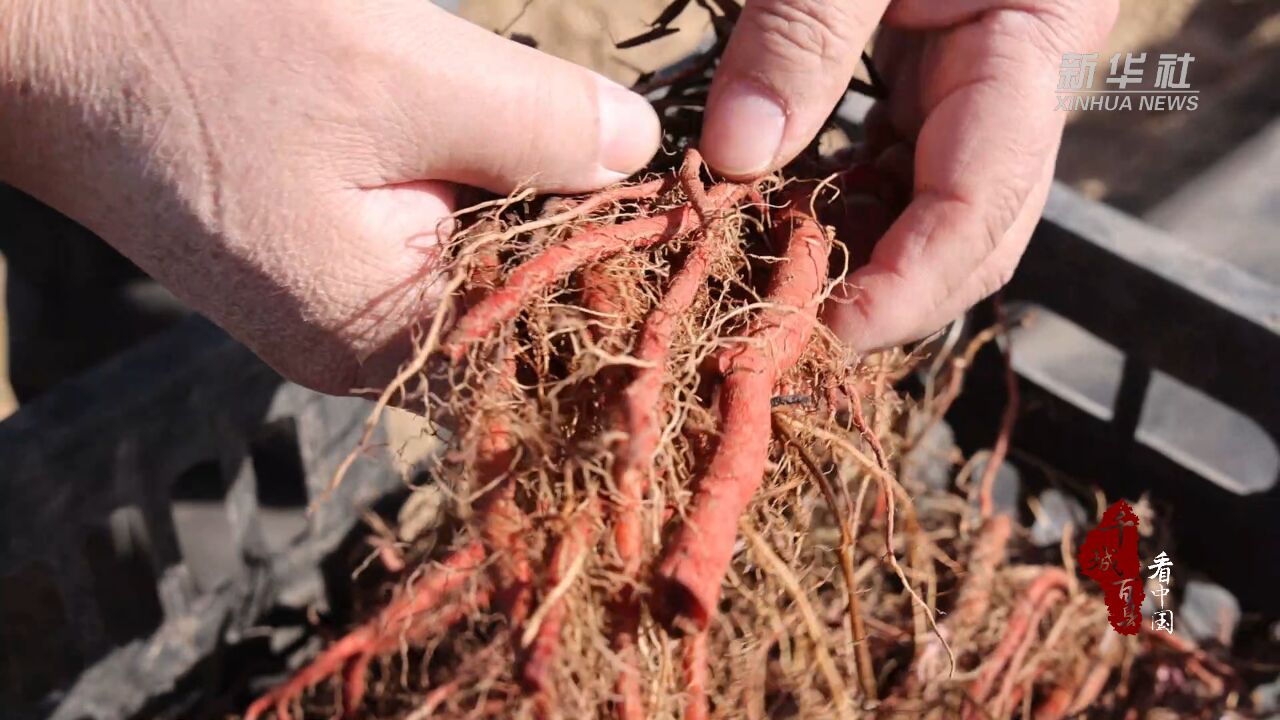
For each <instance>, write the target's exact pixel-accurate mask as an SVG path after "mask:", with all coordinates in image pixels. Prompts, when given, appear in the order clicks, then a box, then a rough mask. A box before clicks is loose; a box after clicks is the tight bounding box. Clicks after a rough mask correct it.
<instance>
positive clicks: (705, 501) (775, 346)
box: [656, 194, 831, 630]
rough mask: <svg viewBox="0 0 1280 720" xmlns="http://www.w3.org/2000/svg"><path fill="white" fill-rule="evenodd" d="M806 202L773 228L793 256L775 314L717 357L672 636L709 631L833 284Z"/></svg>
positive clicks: (773, 305) (672, 579)
mask: <svg viewBox="0 0 1280 720" xmlns="http://www.w3.org/2000/svg"><path fill="white" fill-rule="evenodd" d="M808 202H809V196H808V195H807V194H805V195H800V196H799V197H793V201H792V203H791V204H790V205H789V206H788V207H787V208H785V209H783V210H782V211H781V212H780V213H779V216H778V222H777V224H776V225H775V227H776V228H778V229H779V230H780V231H781V234H782V238H781V242H780V244H782V245H785V247H786V250H785V254H784V257H783V259H782V262H780V263H779V264H778V266H777V268H776V270H775V271H774V273H773V276H772V277H771V278H770V282H769V289H768V293H767V302H768V303H769V304H770V306H769V307H768V308H766V309H765V310H763V311H762V312H761V313H760V315H759V317H758V318H757V320H756V321H755V323H754V324H753V327H752V328H750V330H749V331H748V333H747V341H746V342H744V343H743V344H742V345H740V346H737V347H734V348H731V349H729V350H727V351H725V352H724V353H722V354H721V355H720V357H719V358H718V363H719V366H720V368H721V373H722V375H723V376H724V384H723V386H722V387H721V389H720V400H719V406H720V414H721V422H722V429H721V435H720V440H719V443H718V444H717V447H716V450H715V453H714V455H713V456H712V459H711V462H710V464H709V465H708V467H707V470H706V473H705V474H704V475H703V477H702V478H701V480H700V482H699V484H698V489H697V492H696V495H695V496H694V499H693V505H692V508H691V510H690V513H689V516H688V518H687V519H686V521H685V523H684V524H683V525H682V526H681V527H680V529H679V530H678V531H677V532H676V535H675V537H674V538H673V540H672V542H671V544H670V545H669V546H668V550H667V552H666V555H665V557H664V559H663V561H662V563H661V565H660V566H659V568H658V571H657V578H656V579H657V585H658V592H659V607H658V611H659V612H660V613H662V615H663V616H664V617H663V620H664V622H665V624H666V625H667V626H668V628H670V629H672V630H676V621H677V620H678V619H679V618H682V617H683V618H689V619H690V620H692V621H693V623H694V626H695V627H697V628H698V629H704V628H706V627H707V624H708V622H709V621H710V619H711V617H712V614H713V613H714V611H715V607H716V604H717V602H718V601H719V599H720V586H721V582H722V581H723V578H724V575H725V573H726V572H727V570H728V567H729V561H730V560H731V559H732V555H733V546H734V541H735V540H736V538H737V523H738V518H739V517H740V516H741V515H742V513H743V512H744V511H745V510H746V506H747V503H748V502H749V501H750V500H751V497H752V496H753V495H754V494H755V491H756V489H757V488H758V487H759V486H760V483H761V481H762V480H763V478H764V471H765V463H766V461H767V460H768V453H769V440H770V437H771V435H772V433H771V432H770V427H771V408H770V403H769V399H770V397H771V396H772V392H773V387H774V385H775V384H776V382H777V381H778V379H779V377H780V376H781V375H782V374H783V373H785V372H786V371H787V370H789V369H791V367H792V366H793V365H795V363H796V362H797V361H798V360H799V358H800V354H801V353H802V352H803V351H804V347H805V345H806V344H807V343H808V341H809V338H810V337H811V335H812V333H813V328H814V323H815V322H816V316H817V311H818V304H819V300H820V296H821V293H822V290H823V287H824V285H825V283H826V279H827V261H828V256H829V254H830V250H831V242H830V238H829V237H828V236H827V233H826V231H825V230H824V229H823V227H822V226H821V225H819V224H818V221H817V220H815V219H814V218H813V216H812V215H810V214H809V212H808V210H809V206H808Z"/></svg>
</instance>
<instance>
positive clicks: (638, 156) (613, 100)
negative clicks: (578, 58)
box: [596, 76, 659, 180]
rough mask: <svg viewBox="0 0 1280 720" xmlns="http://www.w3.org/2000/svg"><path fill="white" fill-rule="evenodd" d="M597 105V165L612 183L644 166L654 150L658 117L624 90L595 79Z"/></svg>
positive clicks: (600, 79)
mask: <svg viewBox="0 0 1280 720" xmlns="http://www.w3.org/2000/svg"><path fill="white" fill-rule="evenodd" d="M596 83H597V86H598V92H597V94H596V97H597V98H598V100H597V102H599V104H600V165H601V167H602V168H604V170H605V171H606V172H607V173H612V174H616V175H618V177H617V178H614V179H616V180H621V179H622V178H624V177H626V176H628V175H630V174H631V173H633V172H635V171H637V170H639V169H640V168H642V167H644V166H645V165H646V164H648V162H649V160H650V158H652V157H653V154H654V153H655V152H657V150H658V142H659V137H658V132H659V131H658V115H657V113H655V112H654V111H653V106H651V105H650V104H649V102H648V101H647V100H645V99H644V98H643V97H640V96H639V95H637V94H635V93H633V92H631V91H630V90H627V89H626V88H624V87H622V86H621V85H618V84H617V83H614V82H613V81H611V80H608V79H606V78H604V77H600V76H597V77H596Z"/></svg>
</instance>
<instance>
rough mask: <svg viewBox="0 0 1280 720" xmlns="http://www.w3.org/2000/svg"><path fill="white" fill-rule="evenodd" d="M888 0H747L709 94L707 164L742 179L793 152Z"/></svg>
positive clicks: (834, 98) (827, 108)
mask: <svg viewBox="0 0 1280 720" xmlns="http://www.w3.org/2000/svg"><path fill="white" fill-rule="evenodd" d="M887 2H888V0H749V1H748V2H747V4H746V6H745V7H744V8H743V10H742V14H741V16H740V18H739V19H738V22H737V25H736V26H735V27H734V29H733V35H732V37H731V38H730V39H729V44H728V46H727V47H726V48H725V53H724V57H723V59H722V60H721V62H720V67H719V68H718V69H717V70H716V75H715V79H714V80H713V81H712V84H711V92H710V96H709V97H708V99H707V112H706V120H705V121H704V124H703V129H702V140H701V143H700V149H701V150H702V154H703V156H704V157H705V158H706V160H707V162H708V163H709V164H710V165H711V166H712V167H713V168H715V169H716V170H717V171H719V172H721V173H723V174H724V175H726V176H728V177H731V178H746V177H754V176H758V175H761V174H764V173H766V172H768V171H770V170H772V169H774V168H776V167H778V166H780V165H782V164H784V163H786V162H787V161H788V160H790V159H791V158H793V157H795V155H796V154H797V153H799V152H800V151H801V150H802V149H804V147H805V145H807V144H808V143H809V141H811V140H812V139H813V138H814V136H815V135H816V134H817V133H818V130H819V129H821V127H822V123H823V121H824V120H826V118H827V116H828V115H829V114H830V113H831V110H832V109H833V108H835V106H836V103H837V102H839V100H840V98H841V96H842V95H843V94H844V90H845V88H846V87H847V86H848V84H849V79H850V78H851V77H853V71H854V68H855V67H856V65H857V63H858V60H859V57H860V54H861V52H862V49H863V47H864V46H866V44H867V39H868V38H869V37H870V36H871V32H872V30H874V29H875V26H876V24H877V23H878V22H879V20H880V16H881V15H882V14H883V13H884V9H885V5H886V4H887Z"/></svg>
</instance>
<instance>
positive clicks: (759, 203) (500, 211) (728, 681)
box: [247, 51, 1222, 720]
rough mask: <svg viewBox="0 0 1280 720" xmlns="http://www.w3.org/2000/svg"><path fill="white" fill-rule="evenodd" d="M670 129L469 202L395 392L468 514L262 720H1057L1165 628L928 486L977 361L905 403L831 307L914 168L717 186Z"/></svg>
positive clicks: (986, 508) (998, 522)
mask: <svg viewBox="0 0 1280 720" xmlns="http://www.w3.org/2000/svg"><path fill="white" fill-rule="evenodd" d="M713 52H714V51H713ZM697 72H698V73H701V74H700V75H696V76H695V75H689V74H688V73H686V76H687V77H694V79H695V81H696V80H697V78H698V77H705V72H706V66H705V65H704V66H701V67H699V68H698V70H697ZM702 88H703V90H704V91H705V84H703V85H702ZM669 130H670V128H669ZM668 139H669V142H670V143H671V144H670V145H669V147H672V148H673V150H672V151H671V154H669V155H667V156H665V157H664V158H660V159H659V161H658V162H657V164H655V166H654V167H655V171H654V172H651V173H650V175H649V176H647V177H644V178H642V179H640V180H638V181H636V182H634V183H629V184H623V185H618V186H615V187H611V188H608V189H606V190H603V191H600V192H598V193H595V194H592V195H589V196H586V197H576V198H542V199H535V198H533V197H532V194H530V193H523V194H517V195H515V196H513V197H510V198H505V199H497V200H490V201H487V202H485V203H482V204H480V205H478V206H475V207H473V208H471V209H469V210H467V211H465V212H462V213H459V215H458V217H457V229H456V230H455V231H454V232H453V233H452V235H451V237H450V238H449V240H448V241H447V242H445V243H443V244H442V245H441V247H440V248H439V252H440V254H439V257H438V261H439V262H438V264H439V272H438V274H437V275H436V276H435V277H433V278H431V279H430V281H429V283H428V284H430V286H431V292H433V293H435V294H438V295H439V296H440V297H441V298H442V300H441V304H440V307H439V308H438V310H437V312H436V313H435V314H434V316H433V318H432V320H431V322H430V324H429V325H428V326H425V327H423V328H422V329H421V332H420V333H418V334H417V335H416V336H415V340H416V344H417V353H416V356H415V358H414V360H413V361H412V362H411V363H409V364H408V365H407V366H405V367H404V368H403V370H402V372H401V373H400V375H399V377H397V378H396V380H395V381H394V382H393V383H392V385H391V386H390V387H389V388H387V390H386V392H385V393H384V394H383V397H382V399H381V402H380V403H379V406H378V407H379V409H381V408H382V407H385V406H386V405H387V404H388V403H389V402H390V403H393V404H400V405H403V406H406V407H411V408H414V409H416V410H417V411H419V412H422V413H424V414H425V415H426V417H427V418H428V419H429V420H430V421H431V422H432V423H434V424H435V427H436V431H437V433H438V434H439V436H440V438H441V440H442V442H443V445H444V450H443V451H442V452H441V453H440V454H439V456H438V459H437V461H436V463H435V465H434V467H433V468H432V472H431V477H432V482H433V484H434V487H436V488H438V489H440V490H443V492H444V494H445V495H446V496H447V497H448V498H449V499H450V506H451V507H452V509H453V512H452V516H453V517H454V518H455V520H454V521H453V522H451V523H446V524H445V525H444V526H442V527H441V528H439V529H438V530H437V531H435V534H434V535H433V541H434V548H435V549H434V550H432V551H431V552H430V553H429V555H428V556H427V557H425V558H423V559H422V561H421V562H420V563H410V564H409V566H408V567H407V568H406V569H404V570H403V571H402V572H401V573H400V575H399V576H398V578H399V579H398V582H397V585H396V588H397V589H396V591H395V593H394V594H393V595H392V596H391V597H390V598H389V599H388V600H387V601H386V602H385V604H383V605H382V607H380V608H379V609H377V610H376V611H375V612H373V613H372V614H371V615H370V616H369V617H367V619H365V620H364V621H363V622H362V623H361V624H359V625H357V626H355V627H354V628H353V629H351V630H350V632H349V633H348V634H346V635H345V636H343V637H342V638H340V639H339V640H337V641H336V642H334V643H332V644H331V645H330V646H329V647H328V648H327V649H325V650H324V651H323V652H322V653H321V654H320V655H319V656H318V657H316V658H314V659H313V660H312V661H311V662H310V663H309V664H307V665H305V666H303V667H302V668H301V669H300V670H298V671H297V673H296V674H295V675H294V676H293V677H292V678H291V679H289V680H288V681H287V682H284V683H282V684H280V685H279V686H277V687H276V688H275V689H273V690H271V691H270V692H268V693H267V694H265V695H264V696H263V697H261V698H260V699H259V700H258V701H257V702H255V703H254V704H253V705H252V707H250V708H249V710H248V714H247V717H248V718H250V720H253V719H254V718H258V717H260V716H263V715H265V714H269V713H274V714H275V716H276V717H278V718H282V719H284V718H289V717H292V716H294V714H295V713H297V712H299V711H302V712H303V713H304V714H310V713H315V714H316V715H317V716H321V717H327V716H332V715H333V714H334V713H335V710H334V708H335V707H336V708H338V710H337V712H338V713H340V714H343V715H345V716H348V717H351V716H357V715H361V714H362V713H364V714H367V715H370V716H376V717H403V718H425V717H463V716H465V717H502V718H505V717H536V718H556V717H565V718H584V717H598V716H606V717H617V718H626V719H628V720H631V719H638V718H649V717H684V718H690V719H695V718H705V717H712V716H715V717H747V718H765V717H812V718H817V717H823V718H826V717H840V718H851V717H878V716H885V717H889V716H895V717H926V716H933V717H971V718H984V717H1009V716H1010V715H1011V714H1013V713H1015V711H1016V712H1019V713H1021V712H1023V711H1024V710H1025V712H1027V713H1031V714H1028V715H1025V716H1027V717H1030V716H1032V715H1034V717H1036V718H1061V717H1066V716H1067V715H1068V714H1069V713H1074V712H1078V711H1079V710H1080V709H1081V708H1084V707H1088V706H1089V705H1090V704H1091V703H1093V702H1095V701H1097V700H1098V698H1099V697H1100V696H1101V695H1103V694H1104V693H1114V692H1116V691H1117V690H1116V689H1115V688H1114V687H1113V686H1112V685H1110V684H1109V683H1110V681H1109V678H1110V677H1111V674H1112V670H1113V668H1115V667H1117V666H1118V665H1119V664H1120V663H1121V662H1122V660H1123V658H1124V657H1125V656H1126V653H1127V652H1128V651H1129V650H1131V649H1132V647H1134V643H1148V642H1154V641H1152V640H1150V639H1149V638H1145V637H1144V638H1137V639H1125V638H1121V637H1120V636H1118V635H1114V634H1113V633H1112V631H1111V630H1110V629H1109V627H1108V626H1107V622H1106V608H1105V606H1103V604H1102V602H1101V600H1100V599H1099V597H1097V596H1096V595H1090V594H1089V593H1087V592H1085V591H1084V590H1082V589H1081V588H1079V587H1077V585H1076V583H1075V581H1074V579H1073V574H1072V573H1071V572H1070V571H1069V570H1064V569H1063V568H1062V567H1061V566H1060V565H1058V566H1054V565H1021V566H1016V567H1006V564H1005V560H1006V557H1007V556H1008V555H1009V554H1010V552H1011V551H1010V544H1011V542H1013V541H1011V534H1012V528H1011V524H1010V522H1009V520H1008V518H1006V517H1001V516H998V515H995V514H993V513H992V512H991V508H990V502H989V501H987V502H983V503H981V507H982V511H981V512H978V511H976V510H974V509H973V507H972V506H971V504H970V503H968V502H966V501H965V500H964V498H963V497H958V496H956V495H955V494H954V493H945V492H944V493H935V494H933V495H928V494H925V493H924V491H923V490H922V489H921V488H920V487H919V485H918V483H915V481H914V480H913V479H912V478H910V477H908V476H907V475H906V471H905V470H904V467H905V466H904V463H903V459H904V458H905V457H907V455H908V452H909V451H910V450H911V449H912V447H913V445H914V444H915V443H916V442H917V441H918V440H919V437H920V436H921V435H922V434H923V433H924V432H925V431H926V430H927V429H928V427H929V426H931V425H932V424H933V423H934V422H936V420H937V417H938V416H940V415H941V414H942V413H943V412H945V410H946V405H947V404H948V403H949V402H950V400H951V399H954V393H955V392H956V391H957V390H958V387H959V382H960V380H961V379H962V377H963V370H964V367H965V364H966V357H965V353H957V354H956V356H955V357H954V358H952V359H951V362H949V363H940V364H938V365H937V366H938V367H940V368H941V370H940V372H941V373H942V375H943V376H944V377H942V378H941V379H940V380H939V383H937V385H938V386H939V387H942V388H943V389H942V390H940V391H939V392H938V393H937V394H936V396H935V397H931V398H926V400H925V401H923V402H921V401H919V400H918V399H917V400H915V401H908V400H906V399H904V398H902V397H899V396H898V395H897V394H896V392H895V390H894V387H895V383H896V382H897V381H898V380H900V379H901V378H902V377H903V376H904V375H906V374H907V373H910V372H913V371H916V370H918V368H919V366H920V365H921V360H922V358H923V357H924V356H923V355H921V354H918V353H907V352H905V351H903V350H902V349H893V350H887V351H882V352H878V353H874V354H871V355H866V356H859V355H857V354H855V353H853V352H852V351H851V350H849V349H848V348H847V347H845V346H844V345H843V344H842V343H841V342H840V340H839V339H838V338H836V337H835V336H834V335H833V334H832V333H831V332H830V331H829V330H828V329H827V328H826V327H825V326H824V325H823V323H822V322H821V317H822V310H823V307H824V306H826V305H828V304H829V303H835V302H845V301H847V300H844V299H843V298H849V297H856V289H855V290H852V291H850V290H849V289H842V288H841V283H842V282H843V280H842V278H844V277H845V276H846V275H847V274H848V271H849V270H850V269H851V266H852V265H855V264H856V263H857V262H858V259H859V258H860V257H863V256H864V255H865V248H866V247H867V246H868V244H869V243H871V242H874V239H875V237H876V236H877V235H878V234H879V233H881V232H882V231H883V229H884V227H885V225H886V224H887V222H888V220H889V219H891V218H892V217H893V216H894V215H895V214H896V213H897V212H899V211H900V210H901V209H902V205H903V202H904V199H905V198H906V197H908V195H909V179H907V180H906V186H904V182H903V179H902V178H894V177H891V176H890V175H888V174H886V173H883V172H881V171H880V170H879V169H878V168H877V167H876V166H875V165H874V164H864V165H855V166H854V167H853V168H852V169H849V168H847V167H846V169H843V170H840V171H836V172H830V173H828V172H827V170H826V169H824V168H825V167H827V166H825V165H824V164H823V161H822V159H820V158H817V157H816V154H815V153H814V152H809V153H806V155H805V156H804V157H803V158H802V159H801V160H800V161H797V162H796V163H795V164H793V165H792V166H790V167H789V168H787V169H786V171H785V172H784V173H782V174H779V175H775V176H771V177H768V178H765V179H762V180H759V181H757V182H753V183H735V182H727V181H719V180H714V179H712V178H711V176H710V175H709V174H708V173H707V171H706V169H705V168H704V167H703V164H702V162H701V159H700V157H699V155H698V153H697V152H696V150H694V149H692V145H691V143H690V140H689V138H688V137H687V136H685V137H681V136H679V134H678V133H670V132H669V134H668ZM987 339H989V337H988V338H987ZM975 343H976V341H975ZM975 346H976V345H975ZM967 355H968V358H967V359H969V360H971V359H972V351H970V352H969V353H967ZM374 419H375V420H376V416H375V418H374ZM998 464H999V463H998V461H996V462H994V463H988V465H989V466H994V465H998ZM990 474H991V473H983V475H984V477H983V478H981V479H980V480H979V479H976V478H975V481H974V483H972V487H973V490H974V494H975V495H983V494H984V493H989V492H990V482H991V479H990V478H989V477H985V476H987V475H990ZM1067 555H1068V556H1069V553H1068V554H1067ZM1169 652H1175V653H1181V654H1182V655H1186V654H1187V653H1192V652H1195V651H1194V649H1189V648H1180V649H1179V648H1173V649H1170V650H1169ZM1197 657H1198V656H1197ZM1197 662H1198V663H1199V668H1200V670H1202V671H1203V674H1204V677H1205V678H1207V679H1205V680H1204V682H1217V683H1218V687H1217V689H1218V690H1219V691H1220V690H1221V689H1222V688H1221V682H1222V681H1221V679H1220V677H1219V674H1216V673H1218V672H1219V669H1218V668H1215V667H1212V665H1211V664H1210V663H1209V661H1208V659H1205V658H1202V659H1199V660H1197ZM1019 716H1023V715H1019Z"/></svg>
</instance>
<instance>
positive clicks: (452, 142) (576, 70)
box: [397, 8, 660, 193]
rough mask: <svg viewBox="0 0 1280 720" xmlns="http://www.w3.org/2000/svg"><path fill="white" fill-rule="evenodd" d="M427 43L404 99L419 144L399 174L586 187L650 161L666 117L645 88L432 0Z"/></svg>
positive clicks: (502, 185) (506, 186) (500, 186)
mask: <svg viewBox="0 0 1280 720" xmlns="http://www.w3.org/2000/svg"><path fill="white" fill-rule="evenodd" d="M429 10H430V11H432V12H433V13H438V15H437V16H436V17H433V18H431V19H430V25H431V27H432V32H431V33H430V34H429V35H427V37H428V38H430V39H429V40H428V41H427V42H428V45H427V46H426V47H424V46H423V45H422V40H421V39H419V40H418V41H417V43H416V45H417V47H416V48H414V56H415V62H414V64H415V66H416V67H415V69H416V70H418V71H420V72H421V73H422V75H423V76H425V82H423V83H422V84H421V85H419V86H418V87H419V88H421V92H417V93H414V95H415V97H413V98H411V99H408V100H401V103H402V104H403V105H408V107H403V105H402V107H403V110H405V111H407V112H405V113H403V114H398V120H399V121H400V122H403V121H404V120H405V118H408V119H409V120H408V121H409V122H410V123H412V124H413V125H415V127H412V128H411V130H412V135H413V137H414V138H415V142H416V147H415V148H414V149H413V151H412V152H410V153H408V154H405V155H400V156H399V157H398V158H397V162H399V163H402V164H403V167H400V168H397V170H398V171H399V173H400V174H401V179H402V180H405V181H409V180H422V179H430V180H448V181H452V182H458V183H463V184H467V185H473V186H477V187H483V188H485V189H487V190H492V191H494V192H504V193H505V192H509V191H511V190H512V189H513V188H515V187H517V186H533V187H535V188H537V189H539V190H543V191H557V192H581V191H586V190H591V189H595V188H598V187H603V186H605V185H608V184H610V183H613V182H617V181H618V180H621V179H623V178H625V177H627V176H628V175H630V174H631V173H634V172H635V171H637V170H639V169H640V168H642V167H644V165H645V164H646V163H648V161H649V159H650V158H652V157H653V154H654V152H656V151H657V149H658V144H659V140H660V134H659V125H658V116H657V114H656V113H655V112H654V110H653V108H652V107H651V106H650V105H649V103H648V102H647V101H646V100H645V99H644V98H642V97H640V96H639V95H637V94H635V93H633V92H631V91H629V90H627V89H625V88H623V87H622V86H621V85H618V84H616V83H614V82H612V81H610V80H608V79H606V78H605V77H603V76H601V75H598V74H596V73H594V72H591V71H590V70H587V69H586V68H583V67H580V66H578V65H575V64H573V63H570V62H567V61H565V60H561V59H559V58H555V57H552V56H550V55H547V54H545V53H542V52H539V51H537V50H535V49H533V48H530V47H526V46H524V45H521V44H519V43H515V42H512V41H510V40H507V39H505V38H503V37H500V36H498V35H495V34H493V33H490V32H488V31H486V30H483V29H481V28H479V27H477V26H475V25H472V24H470V23H468V22H467V21H465V20H462V19H459V18H456V17H454V16H452V15H449V14H447V13H445V12H443V11H439V10H436V9H435V8H429Z"/></svg>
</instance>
